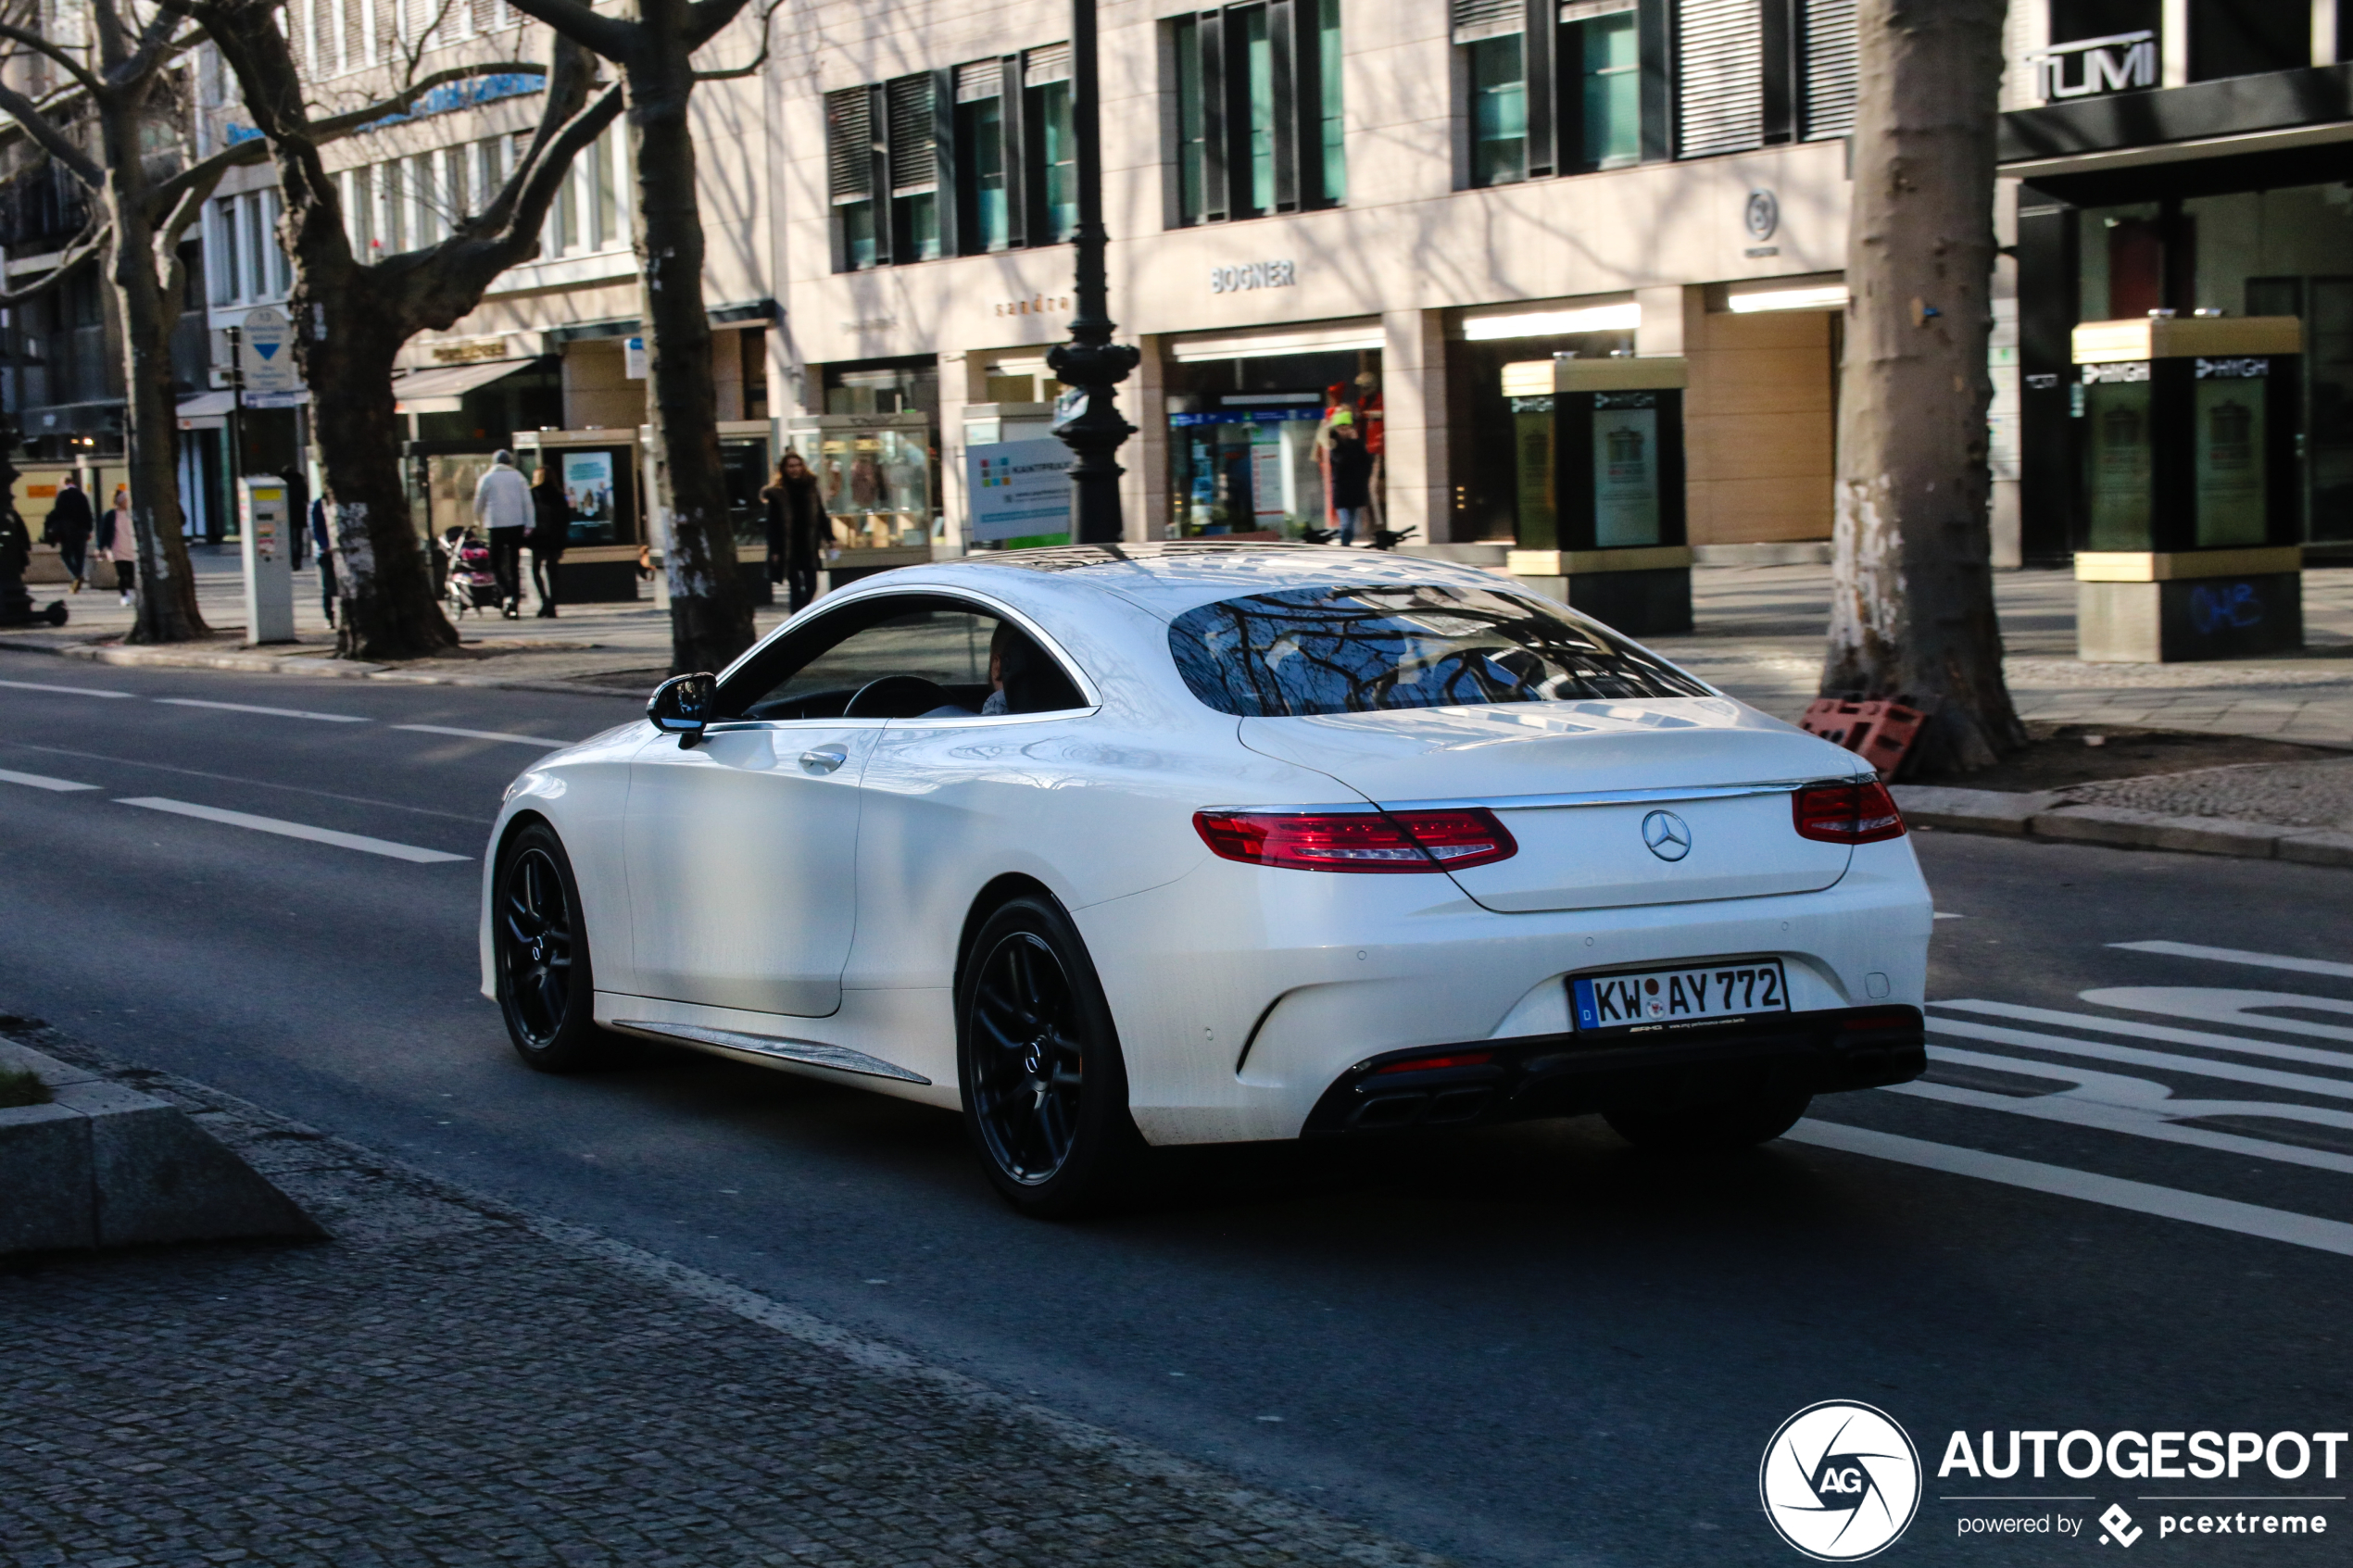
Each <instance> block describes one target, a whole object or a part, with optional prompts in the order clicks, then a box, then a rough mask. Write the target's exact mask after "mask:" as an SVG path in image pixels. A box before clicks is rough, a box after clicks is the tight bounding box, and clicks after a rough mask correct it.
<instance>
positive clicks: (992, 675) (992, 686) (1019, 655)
mask: <svg viewBox="0 0 2353 1568" xmlns="http://www.w3.org/2000/svg"><path fill="white" fill-rule="evenodd" d="M1043 657H1044V656H1043V655H1041V654H1040V653H1038V645H1037V644H1035V643H1033V642H1031V641H1030V640H1029V639H1028V638H1027V637H1026V636H1025V635H1023V634H1022V633H1021V631H1020V630H1019V629H1018V628H1016V627H1015V626H1014V625H1013V623H1012V622H1011V621H999V622H997V630H996V631H994V632H992V633H989V637H988V697H987V698H986V699H985V700H984V701H983V702H982V703H981V705H980V711H979V712H978V713H977V714H975V712H974V711H973V710H972V709H969V708H965V707H963V706H962V705H961V704H958V703H953V702H947V703H942V704H940V705H939V706H938V707H937V708H935V709H932V710H931V711H930V712H928V713H923V714H919V715H917V717H919V718H924V719H974V718H980V719H988V718H993V717H995V716H996V715H998V714H1000V713H1010V712H1012V711H1013V709H1011V708H1009V707H1007V706H1006V698H1005V679H1006V667H1007V665H1008V664H1011V665H1013V666H1014V668H1015V669H1016V670H1017V671H1018V670H1019V669H1021V668H1022V667H1024V666H1026V665H1028V664H1030V663H1031V662H1032V661H1035V660H1038V659H1042V658H1043Z"/></svg>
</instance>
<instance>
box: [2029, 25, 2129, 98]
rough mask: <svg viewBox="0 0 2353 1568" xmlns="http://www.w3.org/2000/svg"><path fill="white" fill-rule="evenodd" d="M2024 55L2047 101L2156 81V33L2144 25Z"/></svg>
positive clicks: (2078, 96)
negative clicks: (2136, 29)
mask: <svg viewBox="0 0 2353 1568" xmlns="http://www.w3.org/2000/svg"><path fill="white" fill-rule="evenodd" d="M2027 57H2028V58H2029V59H2031V60H2032V61H2033V62H2034V83H2035V86H2036V87H2037V88H2038V89H2039V90H2040V91H2041V93H2042V94H2043V101H2044V102H2045V103H2046V104H2056V103H2061V102H2064V101H2065V100H2067V99H2069V98H2088V97H2091V96H2092V95H2094V94H2100V93H2120V92H2123V91H2125V90H2127V89H2128V88H2134V87H2154V86H2156V85H2157V34H2156V33H2154V32H2150V31H2146V30H2143V31H2139V32H2112V33H2109V34H2108V36H2107V37H2105V38H2078V39H2076V40H2074V41H2073V42H2071V43H2067V44H2052V45H2051V46H2050V47H2049V48H2047V49H2044V50H2041V51H2038V52H2037V53H2035V54H2033V55H2030V56H2027ZM2070 75H2072V76H2073V77H2074V80H2073V81H2072V82H2070V81H2069V80H2068V78H2069V77H2070Z"/></svg>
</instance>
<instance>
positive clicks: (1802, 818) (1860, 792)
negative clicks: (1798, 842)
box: [1791, 780, 1904, 844]
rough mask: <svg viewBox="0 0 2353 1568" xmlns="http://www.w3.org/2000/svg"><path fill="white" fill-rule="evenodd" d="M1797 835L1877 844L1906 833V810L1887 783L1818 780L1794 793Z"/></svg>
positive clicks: (1849, 842) (1824, 839)
mask: <svg viewBox="0 0 2353 1568" xmlns="http://www.w3.org/2000/svg"><path fill="white" fill-rule="evenodd" d="M1791 809H1792V810H1793V812H1794V814H1795V816H1796V820H1797V836H1798V837H1800V838H1813V839H1819V840H1820V841H1821V842H1822V843H1824V844H1877V843H1878V842H1879V841H1880V840H1881V839H1883V838H1901V837H1903V836H1904V813H1903V812H1901V811H1898V810H1897V809H1895V801H1894V797H1891V796H1890V795H1889V794H1888V793H1887V786H1886V785H1885V784H1881V783H1879V782H1878V781H1877V780H1872V781H1870V782H1869V783H1866V784H1814V785H1811V786H1809V787H1807V788H1805V789H1801V790H1799V791H1798V792H1797V794H1796V795H1795V796H1794V797H1793V804H1792V807H1791Z"/></svg>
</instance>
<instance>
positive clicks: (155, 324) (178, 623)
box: [91, 95, 211, 643]
mask: <svg viewBox="0 0 2353 1568" xmlns="http://www.w3.org/2000/svg"><path fill="white" fill-rule="evenodd" d="M98 119H99V133H100V135H101V136H102V137H103V138H104V140H105V159H104V165H105V168H106V170H107V183H106V190H105V194H104V199H105V202H106V207H107V221H108V222H110V223H111V224H112V225H113V226H114V234H113V239H112V241H111V243H110V244H109V245H108V247H107V274H108V276H109V277H110V278H111V279H112V281H113V283H114V287H115V297H116V299H117V300H118V301H120V305H121V308H122V357H123V397H124V400H125V402H124V410H123V411H124V414H125V419H124V421H123V423H124V433H125V437H126V441H127V445H128V446H129V448H130V450H129V452H128V454H127V455H128V457H129V459H130V461H129V468H130V481H131V520H132V531H133V533H134V534H135V536H136V541H137V545H138V558H139V564H138V569H139V609H138V620H137V622H136V623H135V624H134V625H133V626H132V632H131V639H130V640H131V641H132V642H134V643H184V642H190V641H193V640H195V639H196V638H199V637H206V636H209V635H210V634H211V628H209V627H208V626H207V625H206V624H205V620H204V616H203V614H202V613H201V612H200V611H199V610H198V609H197V608H196V581H195V574H194V573H193V572H191V571H189V568H188V541H187V538H186V536H185V531H184V530H183V529H182V522H181V511H180V478H179V474H178V472H177V464H176V462H175V460H174V458H175V453H174V450H173V447H174V445H175V442H176V439H177V434H176V433H177V431H178V428H179V419H178V410H177V409H176V408H174V407H173V404H172V392H171V386H172V376H171V329H172V326H173V325H174V323H175V322H176V320H178V313H177V310H176V308H175V307H176V305H177V301H175V300H172V299H170V298H168V297H167V291H166V290H165V288H164V286H163V283H162V282H161V281H160V280H159V279H158V278H157V275H156V270H157V266H158V264H159V262H160V260H161V258H160V257H157V254H156V231H155V226H154V224H152V223H151V222H150V221H149V220H148V212H149V210H150V209H149V201H150V194H151V193H150V190H149V181H148V179H147V173H146V169H145V164H144V162H143V159H142V148H141V140H142V137H141V131H142V128H143V127H144V126H145V124H146V122H147V119H148V109H147V106H146V103H145V97H144V95H140V96H136V97H117V96H113V95H107V96H104V97H101V98H100V100H99V115H98ZM91 499H92V500H93V501H94V503H96V504H97V505H100V506H104V505H106V504H107V503H108V502H109V501H111V500H112V499H113V497H111V496H106V495H94V496H93V497H91Z"/></svg>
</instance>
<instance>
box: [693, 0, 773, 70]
mask: <svg viewBox="0 0 2353 1568" xmlns="http://www.w3.org/2000/svg"><path fill="white" fill-rule="evenodd" d="M784 8H785V0H768V6H767V8H766V9H764V10H762V11H761V13H760V53H758V54H757V55H754V56H752V57H751V62H750V63H749V65H741V66H731V67H729V68H728V69H725V70H698V71H697V72H695V80H696V81H697V82H733V81H735V80H736V79H737V78H739V77H746V76H750V75H753V74H755V73H756V72H758V71H759V69H760V68H761V67H762V66H764V65H766V64H767V63H768V50H769V47H770V45H771V44H774V38H773V37H772V36H771V35H770V32H769V28H768V23H769V20H770V19H772V18H774V16H775V14H776V13H777V12H778V11H781V10H783V9H784Z"/></svg>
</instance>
